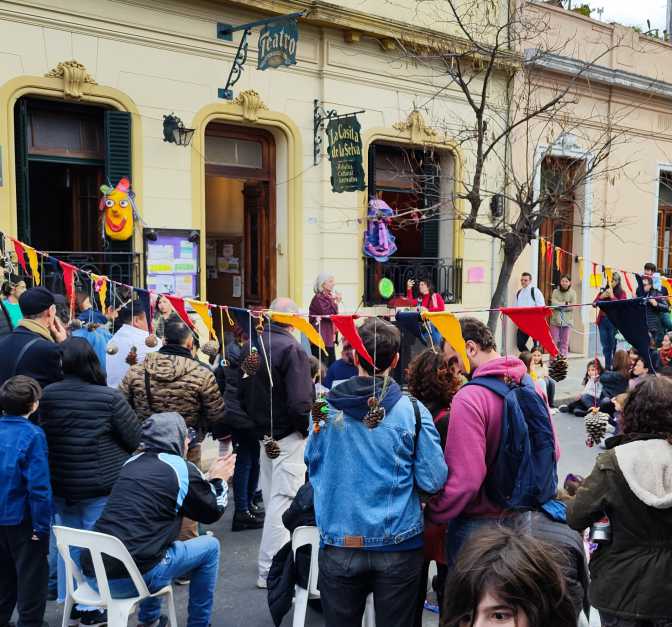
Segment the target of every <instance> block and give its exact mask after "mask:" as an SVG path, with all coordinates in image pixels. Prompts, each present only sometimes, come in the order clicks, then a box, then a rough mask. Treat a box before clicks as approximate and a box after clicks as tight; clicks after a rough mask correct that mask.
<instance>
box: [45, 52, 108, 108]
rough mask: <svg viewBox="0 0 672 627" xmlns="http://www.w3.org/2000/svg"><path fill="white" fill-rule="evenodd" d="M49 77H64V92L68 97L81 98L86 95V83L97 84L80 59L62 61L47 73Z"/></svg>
mask: <svg viewBox="0 0 672 627" xmlns="http://www.w3.org/2000/svg"><path fill="white" fill-rule="evenodd" d="M45 76H46V77H47V78H62V79H63V93H64V95H65V97H66V98H76V99H78V100H79V99H80V98H81V97H82V96H83V95H84V89H83V88H84V84H85V83H89V84H90V85H97V83H96V81H95V80H93V78H92V76H91V75H90V74H89V73H88V72H87V71H86V68H85V67H84V65H83V64H81V63H79V61H75V60H74V59H71V60H70V61H62V62H61V63H59V64H58V65H57V66H56V67H55V68H54V69H53V70H51V71H50V72H47V73H46V74H45Z"/></svg>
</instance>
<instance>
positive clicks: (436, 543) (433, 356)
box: [407, 349, 463, 627]
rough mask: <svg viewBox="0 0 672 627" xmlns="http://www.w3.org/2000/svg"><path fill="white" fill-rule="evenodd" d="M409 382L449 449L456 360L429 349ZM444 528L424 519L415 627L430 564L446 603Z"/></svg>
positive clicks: (412, 368)
mask: <svg viewBox="0 0 672 627" xmlns="http://www.w3.org/2000/svg"><path fill="white" fill-rule="evenodd" d="M407 382H408V390H409V392H410V393H411V394H412V395H413V396H414V397H415V398H417V399H418V400H419V401H420V402H421V403H422V404H423V405H424V406H425V407H427V409H429V412H430V413H431V414H432V418H433V419H434V425H435V426H436V429H437V431H438V432H439V436H440V437H441V446H442V447H443V448H445V446H446V434H447V432H448V418H449V413H450V403H451V401H452V400H453V396H455V393H456V392H457V391H458V390H459V389H460V386H461V385H462V383H463V380H462V377H461V375H460V373H459V367H458V364H457V358H455V357H453V358H451V359H447V358H446V356H445V355H444V354H443V353H442V352H438V353H437V352H435V351H433V350H431V349H427V350H425V351H423V352H422V353H420V354H419V355H418V356H417V357H415V359H413V361H412V362H411V363H410V365H409V367H408V373H407ZM444 536H445V526H444V525H434V524H432V523H431V522H430V521H429V520H427V519H426V518H425V534H424V539H425V563H424V569H423V575H422V576H421V577H420V591H419V595H418V608H417V613H416V618H415V627H420V626H421V625H422V612H423V609H424V605H425V598H426V596H427V579H428V576H429V565H430V562H432V561H434V562H436V569H437V576H436V581H435V586H434V587H435V589H436V592H437V597H438V599H439V608H441V605H442V603H441V601H442V599H443V588H444V583H445V581H446V573H447V566H446V558H445V551H444V542H443V538H444Z"/></svg>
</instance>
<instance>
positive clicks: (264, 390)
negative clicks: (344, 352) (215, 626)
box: [240, 298, 313, 588]
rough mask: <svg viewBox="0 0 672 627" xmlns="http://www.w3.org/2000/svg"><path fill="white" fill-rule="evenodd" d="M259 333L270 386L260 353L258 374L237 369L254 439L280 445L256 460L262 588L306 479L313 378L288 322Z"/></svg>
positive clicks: (288, 309)
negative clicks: (260, 509) (263, 510)
mask: <svg viewBox="0 0 672 627" xmlns="http://www.w3.org/2000/svg"><path fill="white" fill-rule="evenodd" d="M271 310H272V311H276V312H282V313H297V312H298V307H297V306H296V304H295V303H294V302H293V301H292V300H290V299H289V298H277V299H276V300H274V301H273V302H272V303H271ZM259 337H260V338H261V342H263V347H262V346H261V345H259V350H260V352H262V353H265V355H266V356H267V357H268V360H269V362H270V365H271V374H272V378H273V386H272V387H271V383H270V380H269V376H268V370H267V368H266V365H265V364H266V360H265V358H264V356H263V354H262V355H261V356H260V361H261V366H260V368H259V370H258V371H257V373H256V374H254V375H251V376H249V375H247V374H245V373H244V372H242V371H241V380H240V393H241V407H242V409H243V410H244V412H245V413H246V414H247V416H248V417H249V420H250V421H251V423H252V428H253V430H254V431H255V433H256V435H257V438H258V439H259V440H263V438H264V437H265V436H269V435H270V436H272V438H273V439H274V440H275V443H276V444H277V446H278V447H279V449H280V453H279V455H278V456H277V457H275V458H273V459H272V458H270V457H269V456H268V453H267V452H266V450H265V449H263V450H262V451H261V459H260V466H261V476H260V484H261V492H262V494H263V497H264V505H265V508H266V517H265V519H264V530H263V532H262V536H261V546H260V547H259V568H258V578H257V586H258V587H259V588H265V587H266V578H267V577H268V570H269V569H270V567H271V561H272V559H273V556H274V555H275V554H276V553H277V551H279V550H280V548H281V547H282V546H283V545H284V544H285V543H286V542H288V540H289V532H288V531H287V529H285V527H284V525H283V524H282V514H283V513H284V512H285V510H286V509H287V508H288V507H289V506H290V505H291V503H292V500H293V499H294V497H295V496H296V493H297V492H298V490H299V488H300V487H301V486H302V485H303V482H304V475H305V472H306V466H305V464H304V461H303V451H304V449H305V446H306V440H305V438H306V436H307V435H308V420H309V416H310V408H311V406H312V403H313V382H312V379H311V378H310V362H309V361H308V355H307V354H306V352H305V351H304V350H303V349H302V348H301V345H300V344H299V343H298V342H297V341H296V339H295V338H294V336H293V335H292V334H291V332H290V327H287V326H286V325H283V324H277V323H275V322H274V323H271V324H270V325H266V327H265V328H264V332H263V333H262V334H261V335H260V336H259ZM249 351H250V345H249V344H248V345H247V346H246V347H245V349H244V350H243V355H242V357H243V361H244V360H245V357H246V355H247V354H248V353H249ZM271 395H272V397H271ZM262 446H263V443H262Z"/></svg>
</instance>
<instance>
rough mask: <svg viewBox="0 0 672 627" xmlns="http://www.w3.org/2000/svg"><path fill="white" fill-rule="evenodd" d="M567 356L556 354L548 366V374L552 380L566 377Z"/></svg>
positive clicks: (560, 379)
mask: <svg viewBox="0 0 672 627" xmlns="http://www.w3.org/2000/svg"><path fill="white" fill-rule="evenodd" d="M567 368H568V364H567V358H566V357H564V356H563V355H558V356H557V357H556V358H555V359H553V360H552V361H551V363H550V364H549V366H548V374H549V376H550V377H551V379H553V380H554V381H562V380H563V379H566V378H567Z"/></svg>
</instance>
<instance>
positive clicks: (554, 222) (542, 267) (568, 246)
mask: <svg viewBox="0 0 672 627" xmlns="http://www.w3.org/2000/svg"><path fill="white" fill-rule="evenodd" d="M558 213H559V214H560V215H561V216H562V217H560V218H556V219H546V220H544V221H543V222H542V224H541V228H540V229H539V236H540V237H543V238H544V239H545V240H546V241H547V242H552V244H553V247H554V248H555V246H559V247H560V248H562V249H563V250H566V251H569V252H570V253H571V252H572V250H573V245H574V243H573V237H572V235H573V230H574V229H573V226H572V217H573V215H574V203H573V202H567V203H563V205H562V206H561V207H560V210H559V211H558ZM542 253H543V250H542V247H541V246H539V277H538V283H537V285H538V286H539V289H540V290H541V291H542V293H543V295H544V298H545V299H546V302H549V301H550V299H551V293H552V292H553V290H554V289H555V288H556V287H557V286H558V285H559V284H560V275H561V272H560V270H559V269H558V267H557V265H556V263H555V261H556V257H555V250H553V255H552V256H551V259H550V261H549V260H548V257H547V256H546V255H544V254H542ZM567 259H568V257H567V256H566V255H565V256H563V261H564V264H565V266H567V267H564V266H563V268H562V269H563V273H562V274H569V275H570V276H571V273H572V272H571V270H572V265H571V264H570V263H568V261H567Z"/></svg>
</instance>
